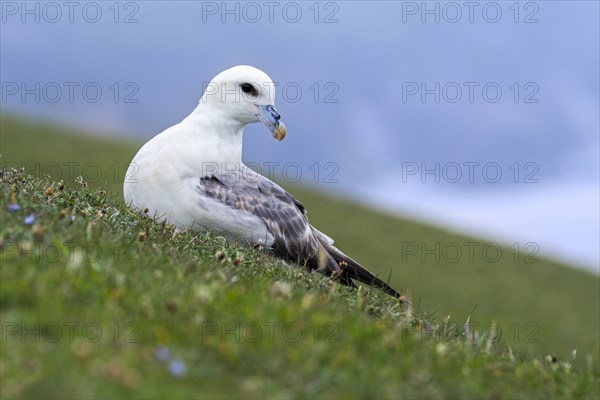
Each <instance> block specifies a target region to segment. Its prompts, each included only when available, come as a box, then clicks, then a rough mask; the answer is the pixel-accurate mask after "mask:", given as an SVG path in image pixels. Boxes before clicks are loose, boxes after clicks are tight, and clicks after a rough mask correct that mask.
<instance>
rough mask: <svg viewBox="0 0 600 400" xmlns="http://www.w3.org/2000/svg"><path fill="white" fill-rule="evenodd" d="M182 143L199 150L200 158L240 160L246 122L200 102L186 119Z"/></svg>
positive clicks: (194, 150)
mask: <svg viewBox="0 0 600 400" xmlns="http://www.w3.org/2000/svg"><path fill="white" fill-rule="evenodd" d="M181 123H182V124H183V125H185V126H186V129H183V130H180V131H179V132H178V136H180V135H181V140H182V143H185V146H186V148H189V150H190V151H191V152H193V153H195V158H196V160H197V161H198V162H201V163H209V162H218V163H226V164H232V165H233V164H236V163H237V164H240V163H241V162H242V138H243V132H244V126H245V125H246V124H244V123H241V122H239V121H236V120H234V119H232V118H229V117H228V116H225V115H223V112H222V110H220V109H218V108H216V109H215V108H214V107H210V104H203V103H200V104H199V105H198V106H197V107H196V109H195V110H194V111H193V112H192V113H191V114H190V115H189V116H188V117H186V118H185V119H184V120H183V121H182V122H181Z"/></svg>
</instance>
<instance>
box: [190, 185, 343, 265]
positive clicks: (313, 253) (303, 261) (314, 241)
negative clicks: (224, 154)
mask: <svg viewBox="0 0 600 400" xmlns="http://www.w3.org/2000/svg"><path fill="white" fill-rule="evenodd" d="M197 190H198V191H199V192H201V193H202V194H203V195H205V196H207V197H209V198H212V199H214V200H216V201H218V202H220V203H222V204H224V205H226V206H228V207H230V208H232V209H234V210H237V211H238V212H242V213H249V214H252V215H254V216H255V217H257V218H259V219H260V220H262V221H263V223H264V224H265V226H266V228H267V230H268V231H269V232H270V234H271V235H272V236H273V243H272V245H271V250H272V251H273V252H274V253H275V254H276V255H278V256H279V257H281V258H284V259H287V260H291V261H294V262H297V263H298V264H300V265H304V266H305V267H307V268H309V269H311V270H313V269H319V270H323V272H325V273H326V274H328V275H329V273H331V272H334V271H337V270H339V266H338V265H337V263H335V261H333V259H331V258H330V257H329V256H328V253H327V251H326V250H325V248H324V247H323V245H322V243H321V241H320V240H319V239H318V238H317V237H315V235H314V231H313V228H312V227H311V226H310V224H309V222H308V218H307V216H306V209H305V208H304V206H303V205H302V204H301V203H300V202H299V201H298V200H296V199H295V198H294V197H293V196H292V195H290V194H289V193H288V192H286V191H285V190H283V189H282V188H281V187H280V186H279V185H277V184H276V183H274V182H272V181H270V180H268V179H266V178H265V177H262V176H259V175H256V176H253V177H252V179H248V178H247V177H242V176H240V175H238V174H224V175H219V176H216V175H210V176H207V177H203V178H200V179H199V181H198V187H197Z"/></svg>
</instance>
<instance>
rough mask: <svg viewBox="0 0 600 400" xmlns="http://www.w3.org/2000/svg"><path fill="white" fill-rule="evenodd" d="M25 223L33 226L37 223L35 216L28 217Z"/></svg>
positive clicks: (32, 214)
mask: <svg viewBox="0 0 600 400" xmlns="http://www.w3.org/2000/svg"><path fill="white" fill-rule="evenodd" d="M23 222H25V225H31V224H33V223H34V222H35V214H34V213H31V214H29V215H28V216H26V217H25V219H24V220H23Z"/></svg>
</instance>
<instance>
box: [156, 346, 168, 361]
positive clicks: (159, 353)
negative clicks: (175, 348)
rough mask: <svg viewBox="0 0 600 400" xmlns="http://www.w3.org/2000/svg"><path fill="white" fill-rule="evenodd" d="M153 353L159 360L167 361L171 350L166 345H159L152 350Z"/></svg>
mask: <svg viewBox="0 0 600 400" xmlns="http://www.w3.org/2000/svg"><path fill="white" fill-rule="evenodd" d="M154 355H155V356H156V358H158V359H159V360H160V361H167V360H168V359H169V357H171V350H170V349H169V348H168V347H166V346H160V347H158V348H157V349H156V350H154Z"/></svg>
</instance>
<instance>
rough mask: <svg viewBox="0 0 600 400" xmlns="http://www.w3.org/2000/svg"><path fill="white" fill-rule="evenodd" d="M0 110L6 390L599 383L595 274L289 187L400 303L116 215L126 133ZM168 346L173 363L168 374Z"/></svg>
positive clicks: (595, 387)
mask: <svg viewBox="0 0 600 400" xmlns="http://www.w3.org/2000/svg"><path fill="white" fill-rule="evenodd" d="M1 123H2V125H1V143H0V145H1V149H0V151H1V152H2V161H3V163H4V164H5V165H7V166H14V165H18V166H21V164H23V166H24V167H25V169H26V170H27V171H29V172H31V173H33V174H34V175H37V176H38V177H36V178H31V177H28V176H27V174H24V173H22V174H17V175H15V174H13V173H12V172H10V168H9V171H5V172H4V174H3V175H2V177H1V190H0V204H1V206H0V220H1V221H2V225H1V228H0V238H1V241H2V242H1V244H0V248H1V253H0V256H1V261H2V267H1V269H0V279H1V280H0V282H1V290H0V317H1V321H2V352H1V356H0V379H1V386H0V387H1V389H0V391H1V393H0V394H1V395H2V397H20V396H23V397H61V398H64V397H65V396H68V397H77V398H79V397H98V396H102V397H123V396H135V397H163V396H168V397H192V396H193V397H198V396H201V397H215V396H217V397H219V396H220V397H230V396H234V397H263V396H269V397H278V398H280V397H309V396H310V397H312V396H319V397H393V398H397V397H495V398H515V397H519V398H531V397H554V398H557V397H577V398H590V397H591V398H597V397H598V396H600V389H599V377H600V367H599V366H598V360H599V358H598V342H599V337H598V335H599V328H598V326H599V325H600V322H599V320H598V319H599V314H600V312H599V310H598V308H599V301H598V300H599V299H598V296H599V293H598V291H599V289H598V287H599V284H600V282H599V279H598V277H597V276H594V275H591V274H589V273H586V272H583V271H580V270H576V269H572V268H569V267H567V266H565V265H561V264H559V263H556V262H553V261H550V260H547V259H543V258H540V257H539V256H538V257H537V258H538V262H537V263H533V264H530V263H525V262H523V259H522V257H517V262H515V255H514V254H513V253H511V252H510V250H508V249H503V256H502V258H501V259H500V260H499V261H498V262H495V263H491V262H489V260H486V259H485V257H483V256H482V255H481V253H477V252H475V257H474V259H473V260H472V261H471V260H469V259H468V257H462V258H461V259H460V260H459V261H458V262H456V263H450V262H447V261H444V258H443V257H442V258H441V260H440V261H439V262H436V260H434V259H433V257H431V256H430V257H428V258H425V260H424V261H422V260H421V258H420V257H419V256H416V255H408V254H406V252H405V251H404V252H403V250H406V245H407V244H410V243H412V242H416V243H419V244H420V243H421V242H423V243H425V244H424V245H426V246H429V247H428V248H432V247H433V246H434V245H435V243H440V244H441V245H442V246H443V245H444V244H448V243H459V244H460V243H463V242H465V241H475V242H479V243H483V242H481V241H477V240H476V239H473V238H467V237H464V236H461V235H458V234H456V233H452V232H446V231H443V230H440V229H437V228H435V227H431V226H426V225H423V224H420V223H416V222H414V221H409V220H403V219H398V218H396V217H391V216H389V215H385V214H382V213H379V212H376V211H374V210H368V209H365V208H362V207H360V206H357V205H354V204H351V203H348V202H345V201H343V200H340V199H335V198H331V197H327V196H323V195H320V194H316V193H314V192H312V191H310V190H308V189H305V188H297V187H286V188H287V189H289V190H290V191H291V192H292V193H293V194H295V195H296V196H298V197H299V198H300V199H301V200H302V201H303V203H304V204H305V205H306V206H307V208H308V209H309V215H310V217H311V221H312V222H313V223H314V224H315V225H316V226H318V227H319V228H321V229H322V230H324V231H325V232H326V233H328V234H329V235H331V236H332V237H334V238H336V241H337V243H338V245H339V247H340V248H341V249H343V250H345V251H347V252H348V253H349V254H350V255H352V256H353V257H355V258H356V259H358V260H360V261H362V262H363V263H364V264H365V265H368V266H369V267H370V268H371V269H372V270H374V271H377V272H379V273H381V274H382V275H383V276H387V273H388V271H389V270H390V269H392V270H393V275H392V280H391V283H392V284H393V285H394V286H396V287H398V288H403V289H404V291H405V292H407V293H409V294H410V295H411V296H412V298H413V307H412V308H403V307H401V306H400V305H399V304H397V303H396V302H394V301H393V300H392V299H391V298H388V297H387V296H385V295H382V294H381V293H379V292H378V291H376V290H369V289H366V288H361V289H360V290H359V291H353V290H350V289H348V288H345V287H340V286H339V285H336V284H332V283H331V282H330V281H329V280H328V279H326V278H323V277H321V276H319V275H316V274H309V273H305V272H303V271H301V270H299V269H296V268H287V267H284V266H283V265H282V264H281V263H280V262H279V261H277V260H274V259H272V258H270V257H268V256H266V255H264V254H262V253H259V252H257V251H255V250H252V249H247V248H243V247H239V246H237V245H236V244H234V243H225V242H224V241H223V240H221V239H220V238H218V237H213V236H210V235H204V234H198V233H193V232H187V233H179V234H175V233H174V232H173V230H172V229H171V228H170V227H168V226H166V227H163V226H159V225H157V224H155V223H153V222H151V221H149V220H147V219H145V218H141V217H139V216H137V215H133V214H131V213H130V212H129V211H127V210H126V209H125V208H124V207H123V204H122V200H121V198H120V194H119V193H120V186H121V181H122V174H123V173H124V168H123V167H124V166H126V165H127V162H128V161H129V160H130V159H131V158H132V156H133V154H134V153H135V151H136V150H137V147H138V146H139V145H136V144H132V143H131V142H126V141H122V142H117V141H114V140H112V141H111V140H101V139H96V138H94V137H86V136H82V135H81V134H79V133H78V132H64V131H65V130H64V129H61V128H58V127H52V126H47V125H44V124H40V123H31V122H24V121H21V120H19V119H16V118H14V117H8V116H5V115H3V116H2V120H1ZM65 162H69V163H79V165H80V166H82V167H85V165H87V163H92V162H94V163H97V164H98V165H99V166H100V170H101V171H102V176H101V177H100V178H98V179H94V181H95V182H94V183H91V182H88V183H89V187H88V188H84V187H82V185H81V183H82V182H81V181H80V182H81V183H76V181H77V179H76V178H77V175H79V174H81V175H83V176H84V177H86V173H85V169H84V168H82V169H80V170H78V171H73V173H67V172H69V171H68V170H67V169H65V168H62V169H60V170H59V171H60V174H57V173H56V172H53V171H50V170H49V169H48V167H46V166H47V165H49V164H50V163H54V164H58V165H62V164H64V163H65ZM35 163H38V165H39V167H36V165H35ZM68 165H74V166H75V167H77V165H75V164H68ZM89 165H92V164H89ZM117 165H118V167H117ZM111 167H113V168H112V169H111ZM44 168H46V171H42V169H44ZM88 168H91V167H88ZM90 171H91V170H90ZM90 171H88V172H90ZM41 172H46V173H49V174H50V175H53V177H52V178H45V177H39V175H40V173H41ZM88 175H89V176H87V177H90V176H91V177H95V175H94V176H92V175H91V173H90V174H88ZM56 178H59V179H63V180H64V181H65V186H66V187H65V188H64V189H63V190H60V187H61V184H60V183H58V182H57V181H56V180H55V179H56ZM288 186H289V185H288ZM48 188H52V190H50V191H47V189H48ZM97 188H103V189H104V190H103V191H98V190H97ZM13 202H16V203H17V204H19V205H20V209H19V210H16V211H13V212H9V211H8V207H7V206H8V204H10V203H13ZM31 214H34V215H35V222H34V223H33V224H31V225H28V224H26V223H25V218H26V217H27V216H29V215H31ZM349 216H352V218H349ZM28 222H29V221H28ZM366 233H368V234H366ZM403 244H404V247H403ZM475 305H477V308H476V310H475V312H474V313H473V315H472V316H471V333H472V335H471V336H470V337H469V338H467V337H466V335H465V330H464V328H463V324H464V322H465V321H466V319H467V317H468V315H469V314H470V313H471V311H472V309H473V307H474V306H475ZM448 316H449V318H448ZM492 322H495V323H496V327H497V328H496V331H495V333H496V334H494V331H493V330H492V328H490V323H492ZM76 323H79V325H77V326H76V325H74V324H76ZM69 327H73V328H72V329H73V331H72V332H70V331H69ZM83 327H86V330H85V329H82V328H83ZM257 327H258V328H260V330H257ZM58 328H60V331H58V330H57V329H58ZM511 328H512V329H511ZM500 330H501V331H502V335H501V336H500V337H498V336H499V335H498V333H499V331H500ZM58 332H61V333H62V335H61V336H60V337H58V334H57V333H58ZM98 332H101V333H102V336H101V337H100V338H97V340H96V338H95V336H96V334H97V333H98ZM299 332H301V336H300V337H299V338H296V336H298V333H299ZM36 340H37V341H36ZM163 346H164V347H167V348H168V349H169V351H170V356H169V357H168V360H166V361H162V360H160V359H159V358H158V357H157V356H156V355H155V352H156V351H157V349H160V348H161V347H163ZM573 349H577V357H576V359H574V360H573V359H571V352H572V350H573ZM550 354H552V355H555V356H556V361H555V362H552V360H550V361H549V360H547V357H546V356H547V355H550ZM550 358H552V357H550ZM174 360H181V361H182V362H183V363H184V364H185V367H186V370H187V371H186V373H185V375H184V376H180V377H178V376H176V374H173V373H171V372H170V371H169V365H168V364H169V362H172V361H174Z"/></svg>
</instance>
